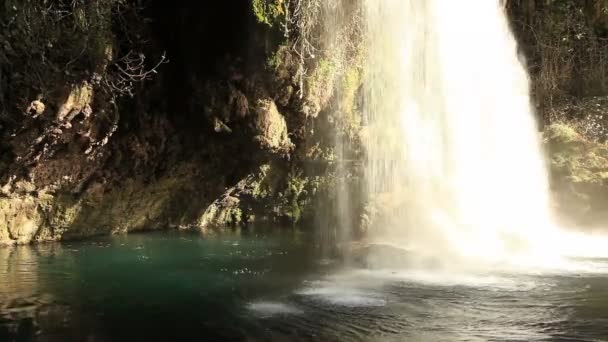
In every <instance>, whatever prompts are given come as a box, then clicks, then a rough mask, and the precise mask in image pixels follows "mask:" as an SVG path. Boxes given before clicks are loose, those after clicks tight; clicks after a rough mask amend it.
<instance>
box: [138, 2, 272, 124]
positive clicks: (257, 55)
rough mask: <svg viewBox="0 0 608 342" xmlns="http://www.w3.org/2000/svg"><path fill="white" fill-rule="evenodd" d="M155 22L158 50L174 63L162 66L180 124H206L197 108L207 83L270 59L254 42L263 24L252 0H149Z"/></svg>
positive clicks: (169, 104) (166, 93)
mask: <svg viewBox="0 0 608 342" xmlns="http://www.w3.org/2000/svg"><path fill="white" fill-rule="evenodd" d="M144 8H145V12H144V15H145V17H146V18H149V21H150V26H149V27H150V30H151V34H152V37H153V39H152V42H151V45H152V48H153V50H154V52H153V55H156V56H155V57H156V58H157V59H158V56H159V55H160V54H161V53H166V56H167V59H168V61H169V63H167V64H166V65H163V66H162V70H161V71H160V75H159V77H160V80H159V82H160V83H161V89H162V96H161V98H162V100H163V101H164V106H165V107H166V108H165V111H167V112H168V113H170V117H171V119H172V121H173V122H174V123H176V124H177V125H179V126H182V128H184V129H189V128H193V126H198V127H200V126H202V125H204V122H202V120H204V118H203V117H202V115H201V109H200V108H196V106H194V108H193V105H192V103H193V99H195V98H196V97H198V96H200V93H198V91H199V90H200V88H201V86H202V85H203V84H204V83H205V82H207V81H210V80H226V79H229V78H230V77H231V73H236V72H246V70H245V69H253V68H255V67H256V66H257V65H259V62H260V61H263V60H264V56H263V51H261V49H259V48H257V47H256V46H255V45H254V44H251V40H252V39H253V37H254V35H255V34H258V33H259V31H260V29H261V27H260V25H257V24H256V22H255V18H254V16H253V14H252V11H251V4H250V1H249V0H232V1H177V2H174V3H171V4H170V5H168V4H167V2H166V1H162V0H149V1H148V2H147V3H145V4H144Z"/></svg>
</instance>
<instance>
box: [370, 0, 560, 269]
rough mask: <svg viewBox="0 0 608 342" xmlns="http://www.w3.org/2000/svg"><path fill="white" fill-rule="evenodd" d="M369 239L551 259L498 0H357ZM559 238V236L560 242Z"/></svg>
mask: <svg viewBox="0 0 608 342" xmlns="http://www.w3.org/2000/svg"><path fill="white" fill-rule="evenodd" d="M363 1H364V11H365V25H366V33H367V34H366V36H367V51H368V59H367V64H366V72H367V74H366V77H365V79H366V83H365V87H366V92H365V93H366V95H365V101H364V103H365V108H364V117H365V119H366V120H365V121H366V122H367V126H366V127H365V128H364V131H363V133H362V135H363V140H364V145H365V147H366V150H367V165H366V178H367V184H368V185H367V186H368V193H369V195H370V197H371V198H372V201H373V203H375V205H376V206H377V207H378V208H379V210H380V211H381V212H382V215H381V217H379V218H377V219H376V221H375V225H374V226H373V227H372V228H371V229H370V231H369V235H370V240H371V241H372V242H375V243H390V244H392V245H398V246H400V247H404V248H407V249H410V250H414V251H420V252H423V253H425V254H428V255H431V256H433V257H436V258H440V259H441V260H444V261H449V260H454V259H455V258H463V259H466V260H484V261H490V262H501V261H504V260H510V261H513V260H518V257H521V258H522V259H526V258H528V259H530V258H532V257H531V256H534V257H533V258H534V260H539V259H538V258H539V257H542V258H549V257H553V256H557V255H558V254H559V253H560V250H557V249H558V248H560V246H558V244H557V243H556V241H557V240H558V239H562V240H563V236H560V237H558V233H557V232H558V230H557V229H556V228H554V227H555V225H554V224H553V222H552V221H553V220H552V215H551V210H550V196H549V185H548V175H547V170H546V166H545V158H544V155H543V151H542V146H541V138H540V133H539V132H538V129H537V123H536V122H535V115H534V112H533V109H532V107H531V104H530V97H529V77H528V74H527V72H526V70H525V67H524V65H523V64H522V60H521V57H520V56H519V54H518V50H517V43H516V41H515V38H514V36H513V34H512V32H511V30H510V27H509V24H508V21H507V17H506V15H505V13H504V9H503V7H502V5H501V4H500V3H499V0H465V1H454V0H381V1H379V0H363ZM562 240H560V241H562Z"/></svg>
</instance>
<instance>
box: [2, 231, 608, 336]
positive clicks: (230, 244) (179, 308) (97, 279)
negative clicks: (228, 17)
mask: <svg viewBox="0 0 608 342" xmlns="http://www.w3.org/2000/svg"><path fill="white" fill-rule="evenodd" d="M314 242H315V240H314V239H313V238H312V237H311V236H308V235H306V234H302V233H298V232H293V231H289V232H283V233H275V234H256V233H242V234H237V233H231V234H222V235H215V236H201V235H197V234H179V233H154V234H146V235H130V236H121V237H111V238H99V239H96V240H93V241H87V242H78V243H64V244H44V245H37V246H24V247H14V248H2V249H0V341H2V342H4V341H53V342H54V341H292V340H296V341H406V340H416V341H420V340H422V341H438V340H445V341H486V340H497V341H503V340H512V341H532V340H538V341H560V340H569V341H602V340H608V276H607V275H606V274H605V273H604V271H603V270H605V269H606V265H608V264H607V263H605V262H604V261H601V260H600V261H597V260H595V261H581V262H586V263H588V265H589V266H590V267H589V271H586V272H580V271H578V272H544V273H543V272H529V273H525V274H523V273H520V274H504V273H499V272H496V273H492V274H450V273H441V274H437V273H430V272H429V273H427V272H422V271H414V270H409V271H408V270H400V271H394V270H393V271H372V270H365V269H345V268H343V267H342V266H340V264H339V263H338V262H335V261H332V260H329V259H325V258H323V255H321V254H320V253H318V252H317V249H316V248H315V243H314Z"/></svg>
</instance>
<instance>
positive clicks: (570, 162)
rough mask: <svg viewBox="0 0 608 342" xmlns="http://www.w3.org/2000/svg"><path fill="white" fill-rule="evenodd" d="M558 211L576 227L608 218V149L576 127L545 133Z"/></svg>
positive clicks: (553, 128)
mask: <svg viewBox="0 0 608 342" xmlns="http://www.w3.org/2000/svg"><path fill="white" fill-rule="evenodd" d="M544 138H545V143H546V147H547V149H548V152H549V158H550V159H549V162H550V171H551V175H552V177H551V180H552V188H553V190H554V198H555V205H556V206H557V208H556V209H557V210H556V211H557V212H558V213H560V214H563V215H564V219H566V220H568V221H574V222H575V223H576V224H582V225H590V226H592V225H595V224H597V223H599V222H605V220H606V219H608V146H607V145H606V144H605V143H600V142H597V141H592V140H589V139H588V138H585V137H584V136H583V135H582V134H581V133H579V131H577V129H575V126H574V124H572V125H569V124H564V123H557V124H553V125H551V126H548V127H547V128H546V130H545V132H544Z"/></svg>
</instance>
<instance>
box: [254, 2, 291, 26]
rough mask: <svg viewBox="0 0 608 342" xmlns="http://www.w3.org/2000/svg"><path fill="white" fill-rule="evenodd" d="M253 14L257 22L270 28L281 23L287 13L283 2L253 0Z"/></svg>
mask: <svg viewBox="0 0 608 342" xmlns="http://www.w3.org/2000/svg"><path fill="white" fill-rule="evenodd" d="M252 6H253V14H254V15H255V18H256V19H257V21H258V22H259V23H261V24H266V25H268V26H270V27H272V26H273V25H275V24H277V23H278V22H280V21H281V20H282V19H283V18H284V17H285V13H286V8H285V6H286V5H285V3H284V1H283V0H253V1H252Z"/></svg>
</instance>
